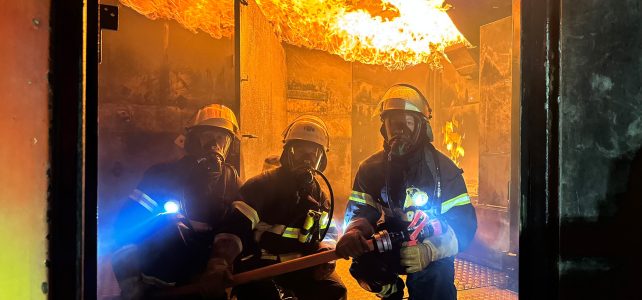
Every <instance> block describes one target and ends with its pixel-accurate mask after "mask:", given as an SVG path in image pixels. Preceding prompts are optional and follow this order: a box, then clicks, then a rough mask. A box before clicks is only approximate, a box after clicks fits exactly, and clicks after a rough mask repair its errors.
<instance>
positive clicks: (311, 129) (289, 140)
mask: <svg viewBox="0 0 642 300" xmlns="http://www.w3.org/2000/svg"><path fill="white" fill-rule="evenodd" d="M297 141H306V142H311V143H314V144H316V145H318V146H319V149H318V150H315V151H316V154H314V159H310V160H308V161H309V162H311V167H312V168H314V169H316V170H319V171H323V170H325V167H326V165H327V157H326V152H328V151H329V150H330V135H329V134H328V128H327V127H326V125H325V122H323V120H321V118H319V117H316V116H312V115H302V116H300V117H298V118H296V119H295V120H294V121H293V122H292V123H290V125H289V126H288V127H286V128H285V131H283V144H284V147H283V153H282V154H281V159H280V161H281V165H282V166H286V167H295V165H298V163H297V162H296V160H297V159H295V158H294V157H296V156H297V155H296V154H295V152H296V151H295V149H297V148H298V147H300V146H297V143H296V142H297ZM299 149H300V148H299ZM296 153H301V152H296Z"/></svg>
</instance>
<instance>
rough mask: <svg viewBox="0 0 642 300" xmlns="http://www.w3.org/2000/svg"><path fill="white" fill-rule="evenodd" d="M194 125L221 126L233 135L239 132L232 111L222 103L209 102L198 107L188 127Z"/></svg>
mask: <svg viewBox="0 0 642 300" xmlns="http://www.w3.org/2000/svg"><path fill="white" fill-rule="evenodd" d="M196 126H213V127H218V128H223V129H225V130H227V131H229V132H230V133H232V134H233V135H234V136H238V134H239V124H238V122H237V121H236V116H235V115H234V112H233V111H232V110H231V109H229V108H228V107H227V106H225V105H222V104H210V105H207V106H204V107H202V108H200V109H199V110H198V111H197V112H196V114H195V115H194V117H193V118H192V119H191V120H190V122H189V125H188V127H187V128H188V129H190V128H193V127H196Z"/></svg>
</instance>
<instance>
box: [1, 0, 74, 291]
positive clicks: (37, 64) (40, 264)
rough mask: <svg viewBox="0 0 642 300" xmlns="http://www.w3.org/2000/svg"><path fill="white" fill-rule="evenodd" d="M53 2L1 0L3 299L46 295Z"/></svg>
mask: <svg viewBox="0 0 642 300" xmlns="http://www.w3.org/2000/svg"><path fill="white" fill-rule="evenodd" d="M49 7H50V2H49V1H33V0H29V1H15V2H3V5H2V13H1V16H0V36H1V37H2V39H3V42H2V43H0V71H2V72H3V76H2V77H1V78H0V99H2V100H0V113H2V118H0V137H2V141H3V144H2V146H1V147H0V165H1V166H2V167H1V168H0V205H1V206H2V210H0V244H1V245H2V250H0V270H1V271H0V299H46V297H47V295H46V290H44V291H43V290H42V288H41V287H45V288H46V282H47V268H46V267H45V260H46V259H47V239H46V235H47V219H46V212H47V196H48V195H47V194H48V193H47V192H48V191H47V188H48V177H47V172H48V171H49V167H50V161H49V151H50V147H49V122H50V118H49V105H50V103H49V94H48V93H49V88H50V86H49V83H48V81H47V75H48V74H47V73H48V72H49V34H50V31H49V15H50V12H49ZM69 201H74V199H69ZM72 268H73V267H72ZM60 281H63V280H62V279H61V280H60Z"/></svg>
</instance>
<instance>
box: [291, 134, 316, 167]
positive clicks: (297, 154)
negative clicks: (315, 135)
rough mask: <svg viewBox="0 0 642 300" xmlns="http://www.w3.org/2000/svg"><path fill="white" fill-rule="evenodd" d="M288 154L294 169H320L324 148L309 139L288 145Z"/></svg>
mask: <svg viewBox="0 0 642 300" xmlns="http://www.w3.org/2000/svg"><path fill="white" fill-rule="evenodd" d="M287 151H288V156H289V160H290V167H291V168H292V169H315V170H318V169H319V165H320V164H321V159H322V158H323V155H324V153H323V148H322V147H321V146H320V145H317V144H316V143H312V142H308V141H295V142H292V143H291V145H289V146H288V149H287Z"/></svg>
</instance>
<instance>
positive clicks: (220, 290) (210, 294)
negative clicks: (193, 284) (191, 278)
mask: <svg viewBox="0 0 642 300" xmlns="http://www.w3.org/2000/svg"><path fill="white" fill-rule="evenodd" d="M197 285H198V288H199V294H200V296H201V299H220V297H222V296H224V295H225V288H227V287H229V286H231V285H232V273H231V272H230V267H229V266H228V265H227V262H226V261H225V260H224V259H221V258H219V259H210V261H209V262H208V264H207V269H206V270H205V273H204V274H203V275H202V276H201V277H200V278H199V280H198V282H197Z"/></svg>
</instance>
